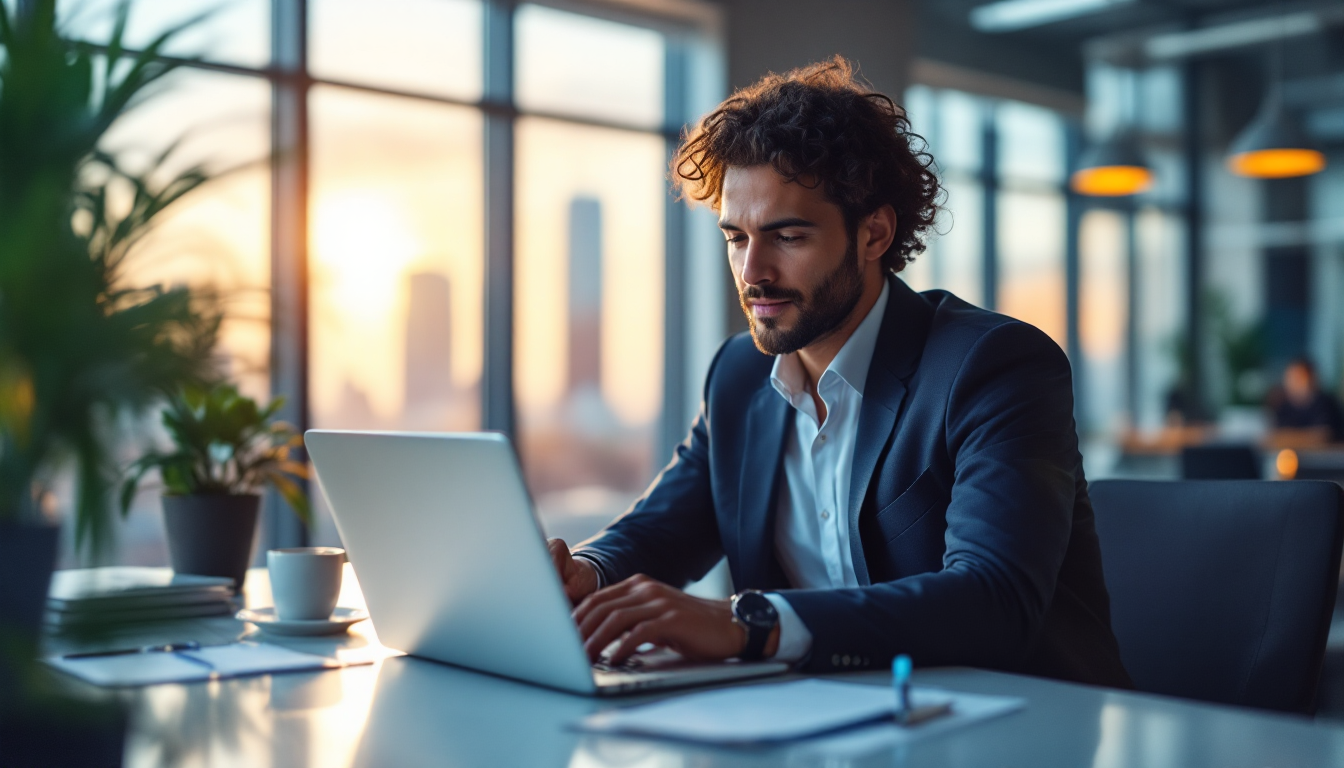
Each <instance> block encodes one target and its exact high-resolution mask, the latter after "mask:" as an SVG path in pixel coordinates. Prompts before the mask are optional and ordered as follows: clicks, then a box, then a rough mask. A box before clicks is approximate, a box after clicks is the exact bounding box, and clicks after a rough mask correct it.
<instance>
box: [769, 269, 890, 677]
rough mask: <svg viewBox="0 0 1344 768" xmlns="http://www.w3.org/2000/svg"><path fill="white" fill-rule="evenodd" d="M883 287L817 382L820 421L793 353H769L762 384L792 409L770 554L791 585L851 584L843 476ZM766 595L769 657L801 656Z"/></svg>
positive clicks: (801, 637) (800, 635)
mask: <svg viewBox="0 0 1344 768" xmlns="http://www.w3.org/2000/svg"><path fill="white" fill-rule="evenodd" d="M890 290H891V288H890V287H889V286H888V285H886V284H885V282H884V283H883V286H882V293H881V295H880V296H878V298H877V303H876V304H874V305H873V307H872V309H870V310H869V311H868V314H867V316H865V317H864V319H863V322H861V323H860V324H859V326H858V327H857V328H855V329H854V333H853V334H852V335H850V337H849V339H848V340H846V341H845V344H844V346H842V347H841V348H840V351H839V352H837V353H836V355H835V359H833V360H831V364H830V365H828V366H826V370H825V371H823V372H822V374H821V378H820V379H819V380H818V381H817V384H816V387H817V394H818V395H820V397H821V401H822V402H823V403H825V404H826V420H825V421H820V420H819V419H818V418H817V408H816V403H815V402H814V401H813V400H812V391H811V385H810V383H809V382H808V381H807V374H806V372H804V370H803V365H802V362H801V361H800V360H799V359H798V353H797V352H793V353H790V354H787V355H779V356H778V357H776V358H775V365H774V369H773V370H772V371H771V372H770V384H771V385H772V386H774V388H775V391H776V392H778V393H779V395H780V397H783V398H784V399H785V400H787V401H788V402H789V405H791V406H793V409H794V417H793V429H792V430H790V431H789V437H788V439H787V441H786V442H785V443H784V474H783V476H782V477H781V478H780V480H779V501H778V506H777V507H776V511H775V541H774V545H775V556H776V557H777V558H779V564H780V565H781V566H782V567H783V569H784V574H785V575H786V576H788V577H789V583H790V585H792V586H793V587H794V588H795V589H837V588H841V587H857V586H859V581H858V577H857V576H856V575H855V573H854V556H853V554H852V550H851V549H850V540H849V531H850V516H851V514H853V515H857V514H858V510H857V509H854V510H851V509H849V492H850V487H849V480H850V471H851V469H852V468H853V464H854V443H855V439H856V438H857V436H858V431H859V407H860V406H861V405H862V404H863V385H864V382H865V381H867V379H868V366H869V364H870V363H871V362H872V359H873V351H874V349H875V348H876V347H877V335H878V332H879V331H880V330H881V329H882V317H883V315H884V314H885V313H886V308H887V295H888V293H889V292H890ZM865 482H866V481H865ZM862 490H867V489H866V488H865V489H862ZM766 597H767V598H769V599H770V602H771V603H772V604H773V605H774V606H775V610H776V611H778V612H779V615H780V627H779V649H778V651H776V653H775V658H777V659H779V660H780V661H790V662H792V661H798V660H800V659H802V658H803V657H804V656H806V655H807V652H808V651H809V650H810V649H811V647H812V633H811V632H809V631H808V629H807V625H805V624H803V622H802V619H800V618H798V614H797V613H795V612H794V610H793V608H792V607H791V606H790V605H789V603H788V601H787V600H785V599H784V598H783V597H782V596H780V595H778V594H773V593H771V594H767V595H766Z"/></svg>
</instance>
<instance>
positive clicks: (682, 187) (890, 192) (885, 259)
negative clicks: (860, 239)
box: [671, 56, 941, 272]
mask: <svg viewBox="0 0 1344 768" xmlns="http://www.w3.org/2000/svg"><path fill="white" fill-rule="evenodd" d="M926 149H927V142H925V141H924V139H923V137H921V136H919V135H918V134H916V133H914V132H912V131H911V130H910V121H909V120H908V119H907V118H906V115H905V110H904V109H902V108H901V107H900V106H898V105H897V104H896V102H894V101H892V100H891V99H890V98H888V97H887V96H885V95H883V94H881V93H878V92H876V91H874V90H872V89H871V88H870V87H868V86H867V85H866V84H864V83H862V82H860V80H859V79H858V78H857V77H856V75H855V71H854V67H853V65H851V64H850V63H849V62H848V61H846V60H845V59H844V58H843V57H840V56H836V57H834V58H832V59H830V60H829V61H823V62H819V63H816V64H812V65H810V66H807V67H802V68H799V69H795V70H793V71H791V72H787V73H785V74H782V75H778V74H774V73H771V74H769V75H766V76H765V78H763V79H762V80H761V81H760V82H758V83H756V84H755V85H752V86H750V87H748V88H743V89H741V90H739V91H737V92H736V93H734V94H733V95H732V96H730V97H728V99H727V100H725V101H724V102H723V103H722V104H720V105H719V107H718V109H715V110H714V111H713V112H711V113H709V114H708V115H706V116H705V117H704V118H702V119H701V120H700V122H699V124H698V125H696V126H695V128H694V129H692V130H690V131H688V132H685V133H684V134H683V136H682V140H681V146H679V147H678V148H677V151H676V154H674V155H673V157H672V173H671V176H672V181H673V184H674V185H675V186H676V187H677V189H678V192H679V193H680V197H682V198H686V197H689V198H691V199H693V200H698V201H701V202H708V203H709V205H710V206H711V207H712V208H714V209H715V210H718V208H719V203H720V199H721V197H722V195H723V176H724V172H725V171H726V170H727V169H729V168H745V167H749V166H753V165H764V164H766V163H769V164H770V165H771V166H772V167H773V168H774V169H775V171H776V172H777V173H779V174H780V175H781V176H783V177H784V178H786V179H788V180H789V181H791V182H797V183H800V184H804V185H806V186H808V187H814V188H815V187H816V186H821V187H822V190H823V192H824V193H825V195H826V197H827V199H829V200H830V201H831V202H833V203H835V204H836V205H838V206H839V207H840V210H841V211H842V212H843V214H844V217H845V224H846V225H847V227H848V228H849V232H850V237H851V238H853V237H854V235H855V233H856V231H857V227H858V223H859V220H860V219H862V218H863V217H864V216H867V215H868V214H870V213H872V212H873V211H875V210H877V209H878V208H881V207H882V206H883V205H891V207H892V208H893V209H895V211H896V236H895V238H893V240H892V243H891V247H890V248H888V249H887V252H886V253H885V254H883V256H882V265H883V266H884V267H886V268H887V269H889V270H891V271H892V272H900V271H901V270H902V269H904V268H905V265H906V264H908V263H910V262H911V261H912V260H913V259H914V255H915V254H917V253H922V252H923V251H924V233H925V232H926V231H927V230H928V229H929V228H930V227H932V226H933V223H934V218H935V217H936V215H937V213H938V204H939V200H940V196H941V189H940V187H939V184H938V177H937V176H936V175H935V167H934V165H933V157H932V156H931V155H930V154H929V153H928V152H927V151H926Z"/></svg>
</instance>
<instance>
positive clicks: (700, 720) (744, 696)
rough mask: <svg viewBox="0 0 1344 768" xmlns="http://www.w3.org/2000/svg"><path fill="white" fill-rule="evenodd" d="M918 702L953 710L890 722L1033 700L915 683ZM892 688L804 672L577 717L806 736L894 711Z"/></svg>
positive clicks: (922, 730)
mask: <svg viewBox="0 0 1344 768" xmlns="http://www.w3.org/2000/svg"><path fill="white" fill-rule="evenodd" d="M911 700H912V703H913V704H914V706H916V707H921V706H927V705H930V704H937V703H942V702H948V701H950V702H951V703H952V713H951V714H949V715H946V716H943V717H940V718H937V719H934V720H930V721H928V722H925V723H922V724H919V725H915V726H910V727H901V726H897V725H895V723H894V722H892V723H891V724H890V725H889V726H888V727H889V729H890V730H892V731H893V732H895V733H896V734H898V735H901V734H903V736H901V737H900V740H908V739H912V738H918V737H922V736H924V735H932V734H937V733H945V732H947V731H949V730H954V729H956V728H961V727H964V726H967V725H970V724H971V723H974V722H977V721H980V720H986V719H988V718H991V717H997V716H999V715H1003V714H1007V713H1009V712H1013V711H1015V710H1018V709H1021V708H1022V707H1024V706H1026V702H1025V701H1024V700H1023V699H1019V698H1010V697H1003V696H983V695H978V694H967V693H958V692H954V691H944V690H938V689H933V688H923V687H918V686H917V687H915V688H914V689H913V690H912V691H911ZM895 706H896V697H895V693H894V692H893V691H892V689H890V688H887V687H884V686H874V685H860V684H856V683H842V682H837V681H834V680H797V681H793V682H788V683H772V684H768V685H752V686H744V687H740V688H729V689H725V690H719V691H709V692H705V693H693V694H688V695H685V696H678V697H675V698H671V699H666V700H664V701H660V702H656V703H653V704H645V705H642V706H635V707H629V708H626V709H617V710H608V711H605V712H599V713H597V714H595V715H590V716H589V717H587V718H585V719H584V720H582V721H580V722H579V723H577V724H576V727H577V728H579V729H580V730H583V731H589V732H593V733H608V734H629V735H641V736H656V737H661V738H669V739H679V740H686V741H699V742H706V743H717V744H762V743H770V742H780V741H788V740H793V739H803V738H807V737H809V736H815V735H818V734H822V733H828V732H831V731H835V730H838V729H841V728H845V727H848V726H852V725H857V724H860V723H877V722H880V721H882V720H884V719H886V718H889V717H891V715H892V713H893V711H894V709H895Z"/></svg>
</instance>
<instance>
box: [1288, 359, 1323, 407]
mask: <svg viewBox="0 0 1344 768" xmlns="http://www.w3.org/2000/svg"><path fill="white" fill-rule="evenodd" d="M1283 389H1284V392H1285V393H1286V394H1287V395H1288V399H1289V400H1291V401H1293V402H1294V403H1296V404H1297V405H1307V404H1308V403H1310V402H1311V400H1312V398H1313V397H1315V396H1316V380H1315V378H1314V377H1313V376H1312V375H1311V370H1310V369H1308V368H1307V367H1306V366H1305V365H1302V364H1300V363H1294V364H1292V365H1290V366H1288V367H1287V368H1286V369H1284V372H1283Z"/></svg>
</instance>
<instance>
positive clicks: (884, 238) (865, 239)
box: [858, 205, 896, 261]
mask: <svg viewBox="0 0 1344 768" xmlns="http://www.w3.org/2000/svg"><path fill="white" fill-rule="evenodd" d="M895 239H896V209H895V208H892V207H891V206H890V205H884V206H882V207H881V208H878V209H877V210H875V211H873V212H872V213H870V214H868V215H867V216H865V217H863V221H861V222H859V243H858V245H859V260H860V261H875V260H877V259H880V258H882V255H883V254H885V253H886V252H887V249H888V248H890V247H891V242H892V241H893V240H895Z"/></svg>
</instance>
